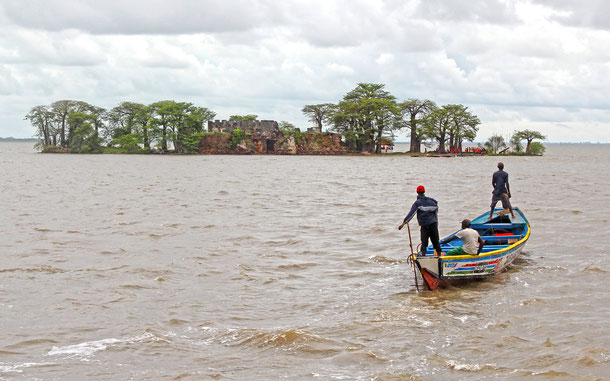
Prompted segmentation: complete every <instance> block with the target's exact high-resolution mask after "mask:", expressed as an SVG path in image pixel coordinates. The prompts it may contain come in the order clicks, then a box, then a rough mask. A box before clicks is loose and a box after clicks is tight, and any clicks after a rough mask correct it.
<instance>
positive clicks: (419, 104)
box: [399, 99, 436, 152]
mask: <svg viewBox="0 0 610 381" xmlns="http://www.w3.org/2000/svg"><path fill="white" fill-rule="evenodd" d="M399 106H400V109H401V112H402V114H403V116H404V117H406V118H408V121H407V122H406V125H407V126H408V128H409V130H410V131H411V147H410V148H409V151H410V152H421V136H422V133H421V131H420V125H421V120H422V119H423V118H424V117H425V116H426V115H427V114H429V113H430V112H432V110H434V109H435V108H436V104H435V103H434V102H432V101H429V100H427V99H424V100H419V99H409V100H407V101H406V102H402V103H401V104H400V105H399Z"/></svg>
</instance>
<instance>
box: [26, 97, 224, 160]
mask: <svg viewBox="0 0 610 381" xmlns="http://www.w3.org/2000/svg"><path fill="white" fill-rule="evenodd" d="M215 116H216V113H214V112H212V111H210V110H208V109H207V108H205V107H197V106H195V105H193V104H192V103H185V102H175V101H161V102H155V103H153V104H151V105H148V106H147V105H143V104H140V103H134V102H122V103H120V104H119V105H118V106H116V107H113V108H112V109H110V110H108V111H106V110H104V109H103V108H100V107H96V106H93V105H90V104H88V103H87V102H82V101H72V100H61V101H56V102H53V103H52V104H51V105H50V106H36V107H34V108H32V109H31V110H30V112H29V113H28V114H27V115H26V116H25V119H28V120H29V121H30V122H31V123H32V126H33V127H34V128H36V130H37V135H38V136H39V137H40V140H41V141H42V146H45V147H48V146H54V145H56V146H58V147H59V148H67V149H69V150H70V151H71V152H84V151H88V150H91V151H95V150H96V149H97V148H95V145H88V144H85V146H87V147H88V148H87V147H84V146H82V144H83V130H82V129H81V130H80V132H79V133H78V134H77V131H78V129H79V128H80V127H81V126H83V125H84V124H88V125H89V126H90V127H91V128H93V130H94V131H95V132H96V134H97V135H98V137H99V135H101V136H102V137H103V139H102V142H100V143H99V144H98V145H101V144H102V143H103V142H104V141H106V142H108V141H111V142H114V144H118V145H120V151H121V152H136V151H139V150H141V148H139V147H144V148H145V149H149V148H150V147H151V145H152V144H157V145H159V146H161V147H162V148H163V150H164V151H167V150H168V142H172V143H173V145H174V149H175V151H176V152H192V151H193V150H194V149H195V148H194V147H195V146H194V141H195V140H196V139H197V138H196V137H195V136H193V135H195V134H201V133H203V132H204V131H205V123H206V122H207V121H209V120H211V119H213V118H214V117H215ZM77 135H79V136H77ZM125 135H129V136H128V137H126V138H124V139H120V140H115V139H118V138H120V137H122V136H125ZM75 138H77V140H78V142H77V143H78V144H79V147H75V148H74V149H70V148H71V147H72V145H73V143H74V141H75V140H74V139H75ZM90 143H93V141H91V142H90ZM136 145H137V146H139V147H138V148H135V147H136ZM58 151H60V152H61V151H62V150H61V149H59V150H58Z"/></svg>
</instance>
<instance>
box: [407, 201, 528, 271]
mask: <svg viewBox="0 0 610 381" xmlns="http://www.w3.org/2000/svg"><path fill="white" fill-rule="evenodd" d="M514 210H515V211H516V212H517V213H519V214H520V215H521V217H522V218H523V220H524V221H525V226H527V233H526V234H525V236H524V237H523V238H521V239H520V240H518V241H517V242H515V243H513V244H512V245H510V246H507V247H504V248H502V249H498V250H493V251H489V252H487V253H485V254H479V255H472V254H471V255H449V256H447V255H445V256H440V257H437V256H434V255H432V256H428V255H421V256H420V255H416V256H415V260H419V259H420V258H438V260H439V261H455V260H470V259H481V258H487V257H492V256H496V255H499V254H504V253H505V252H507V251H511V250H513V249H514V248H517V247H519V246H520V245H523V244H525V242H526V241H527V240H528V239H529V237H530V233H531V228H530V223H529V221H528V220H527V218H525V215H524V214H523V212H522V211H521V210H520V209H519V208H515V209H514ZM477 218H478V217H477ZM511 224H512V223H511ZM454 234H455V233H453V234H451V235H448V236H447V237H451V236H452V235H454ZM443 239H444V238H443Z"/></svg>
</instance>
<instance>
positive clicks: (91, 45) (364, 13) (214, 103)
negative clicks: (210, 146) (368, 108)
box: [0, 0, 610, 141]
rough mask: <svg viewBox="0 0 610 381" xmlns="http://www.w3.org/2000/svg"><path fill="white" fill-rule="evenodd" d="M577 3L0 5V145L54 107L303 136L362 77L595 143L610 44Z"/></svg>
mask: <svg viewBox="0 0 610 381" xmlns="http://www.w3.org/2000/svg"><path fill="white" fill-rule="evenodd" d="M582 4H583V6H582V8H583V9H577V7H576V6H574V5H573V4H572V2H568V1H562V0H559V1H557V2H555V1H553V2H551V1H546V0H498V1H483V0H475V1H449V0H446V1H440V0H429V1H428V0H426V1H424V0H408V1H402V0H351V1H349V0H335V1H322V0H311V1H300V0H298V1H289V2H276V1H272V0H261V1H248V2H246V1H236V0H230V1H224V2H214V1H188V0H179V1H177V2H172V3H171V5H169V3H167V2H161V1H159V0H153V1H115V0H111V1H107V2H99V1H75V0H63V1H62V0H49V1H39V0H32V1H28V2H21V1H19V2H17V1H13V0H4V1H2V2H0V57H2V59H1V60H0V99H1V100H2V101H1V102H0V136H3V135H13V136H30V135H31V133H32V131H31V127H30V126H29V125H28V124H27V122H24V121H23V120H22V119H23V115H25V114H26V113H27V112H28V111H29V109H30V108H31V107H33V106H35V105H39V104H49V103H51V102H53V101H55V100H58V99H78V100H84V101H87V102H89V103H93V104H96V105H99V106H102V107H113V106H115V105H117V104H118V103H120V102H121V101H125V100H129V101H134V102H140V103H150V102H154V101H158V100H162V99H175V100H178V101H190V102H193V103H195V104H197V105H200V106H204V107H208V108H210V109H212V110H213V111H215V112H217V113H218V117H219V118H223V117H224V118H226V117H228V116H229V115H232V114H237V113H254V114H258V115H260V116H261V117H264V118H265V119H276V120H287V121H290V122H292V123H295V124H296V125H297V126H300V127H305V126H308V125H309V122H308V121H307V119H306V118H305V117H304V116H303V115H302V114H301V112H300V110H301V108H302V107H303V105H305V104H313V103H322V102H338V101H339V100H340V99H341V98H342V97H343V95H344V94H345V93H347V92H348V91H349V90H351V89H353V88H354V87H355V86H356V84H357V83H359V82H372V83H384V84H386V89H387V90H388V91H390V92H391V93H392V94H393V95H395V96H396V97H397V98H398V99H399V100H405V99H408V98H422V99H431V100H433V101H435V102H437V104H439V105H442V104H447V103H461V104H464V105H466V106H469V107H471V109H472V110H475V111H476V112H477V113H480V115H479V116H480V118H481V120H482V121H483V125H482V127H481V132H480V136H481V139H482V138H483V137H485V136H486V134H489V133H491V132H493V131H495V130H502V129H505V128H513V129H514V128H515V126H524V127H525V128H530V127H531V126H532V125H533V126H540V128H543V129H545V131H547V132H548V134H549V136H550V137H552V138H553V139H555V140H567V138H568V137H570V136H575V135H573V134H572V132H571V131H572V130H569V128H574V129H581V130H582V131H585V132H586V133H590V134H591V137H590V138H588V139H580V140H592V141H597V140H599V139H602V140H603V139H606V141H610V139H608V136H607V135H608V134H607V133H606V132H605V131H604V130H603V129H604V128H606V127H608V126H609V125H610V112H609V111H608V110H610V96H609V95H610V94H609V90H608V89H609V88H610V66H609V65H608V62H610V51H608V50H606V49H603V47H604V46H608V44H609V43H610V34H609V32H608V31H607V29H604V28H603V27H600V26H598V24H596V23H597V22H596V21H594V20H593V19H591V18H590V17H589V16H587V15H592V13H595V12H601V11H604V10H605V8H604V7H605V5H604V3H603V2H593V1H585V2H584V3H582ZM587 17H589V19H588V18H587ZM591 17H592V16H591ZM587 20H588V21H587ZM507 126H508V127H507ZM558 126H564V127H558ZM565 126H568V127H569V128H566V127H565ZM591 126H597V127H591ZM568 130H569V131H570V132H568ZM9 131H10V132H9ZM511 131H512V130H511ZM596 131H597V132H596ZM509 132H510V131H509Z"/></svg>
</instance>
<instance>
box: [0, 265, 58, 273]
mask: <svg viewBox="0 0 610 381" xmlns="http://www.w3.org/2000/svg"><path fill="white" fill-rule="evenodd" d="M20 271H22V272H26V273H37V272H39V273H46V274H61V273H65V272H68V270H64V269H60V268H57V267H53V266H48V265H42V266H39V267H33V268H19V267H18V268H12V269H2V270H0V273H12V272H20Z"/></svg>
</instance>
